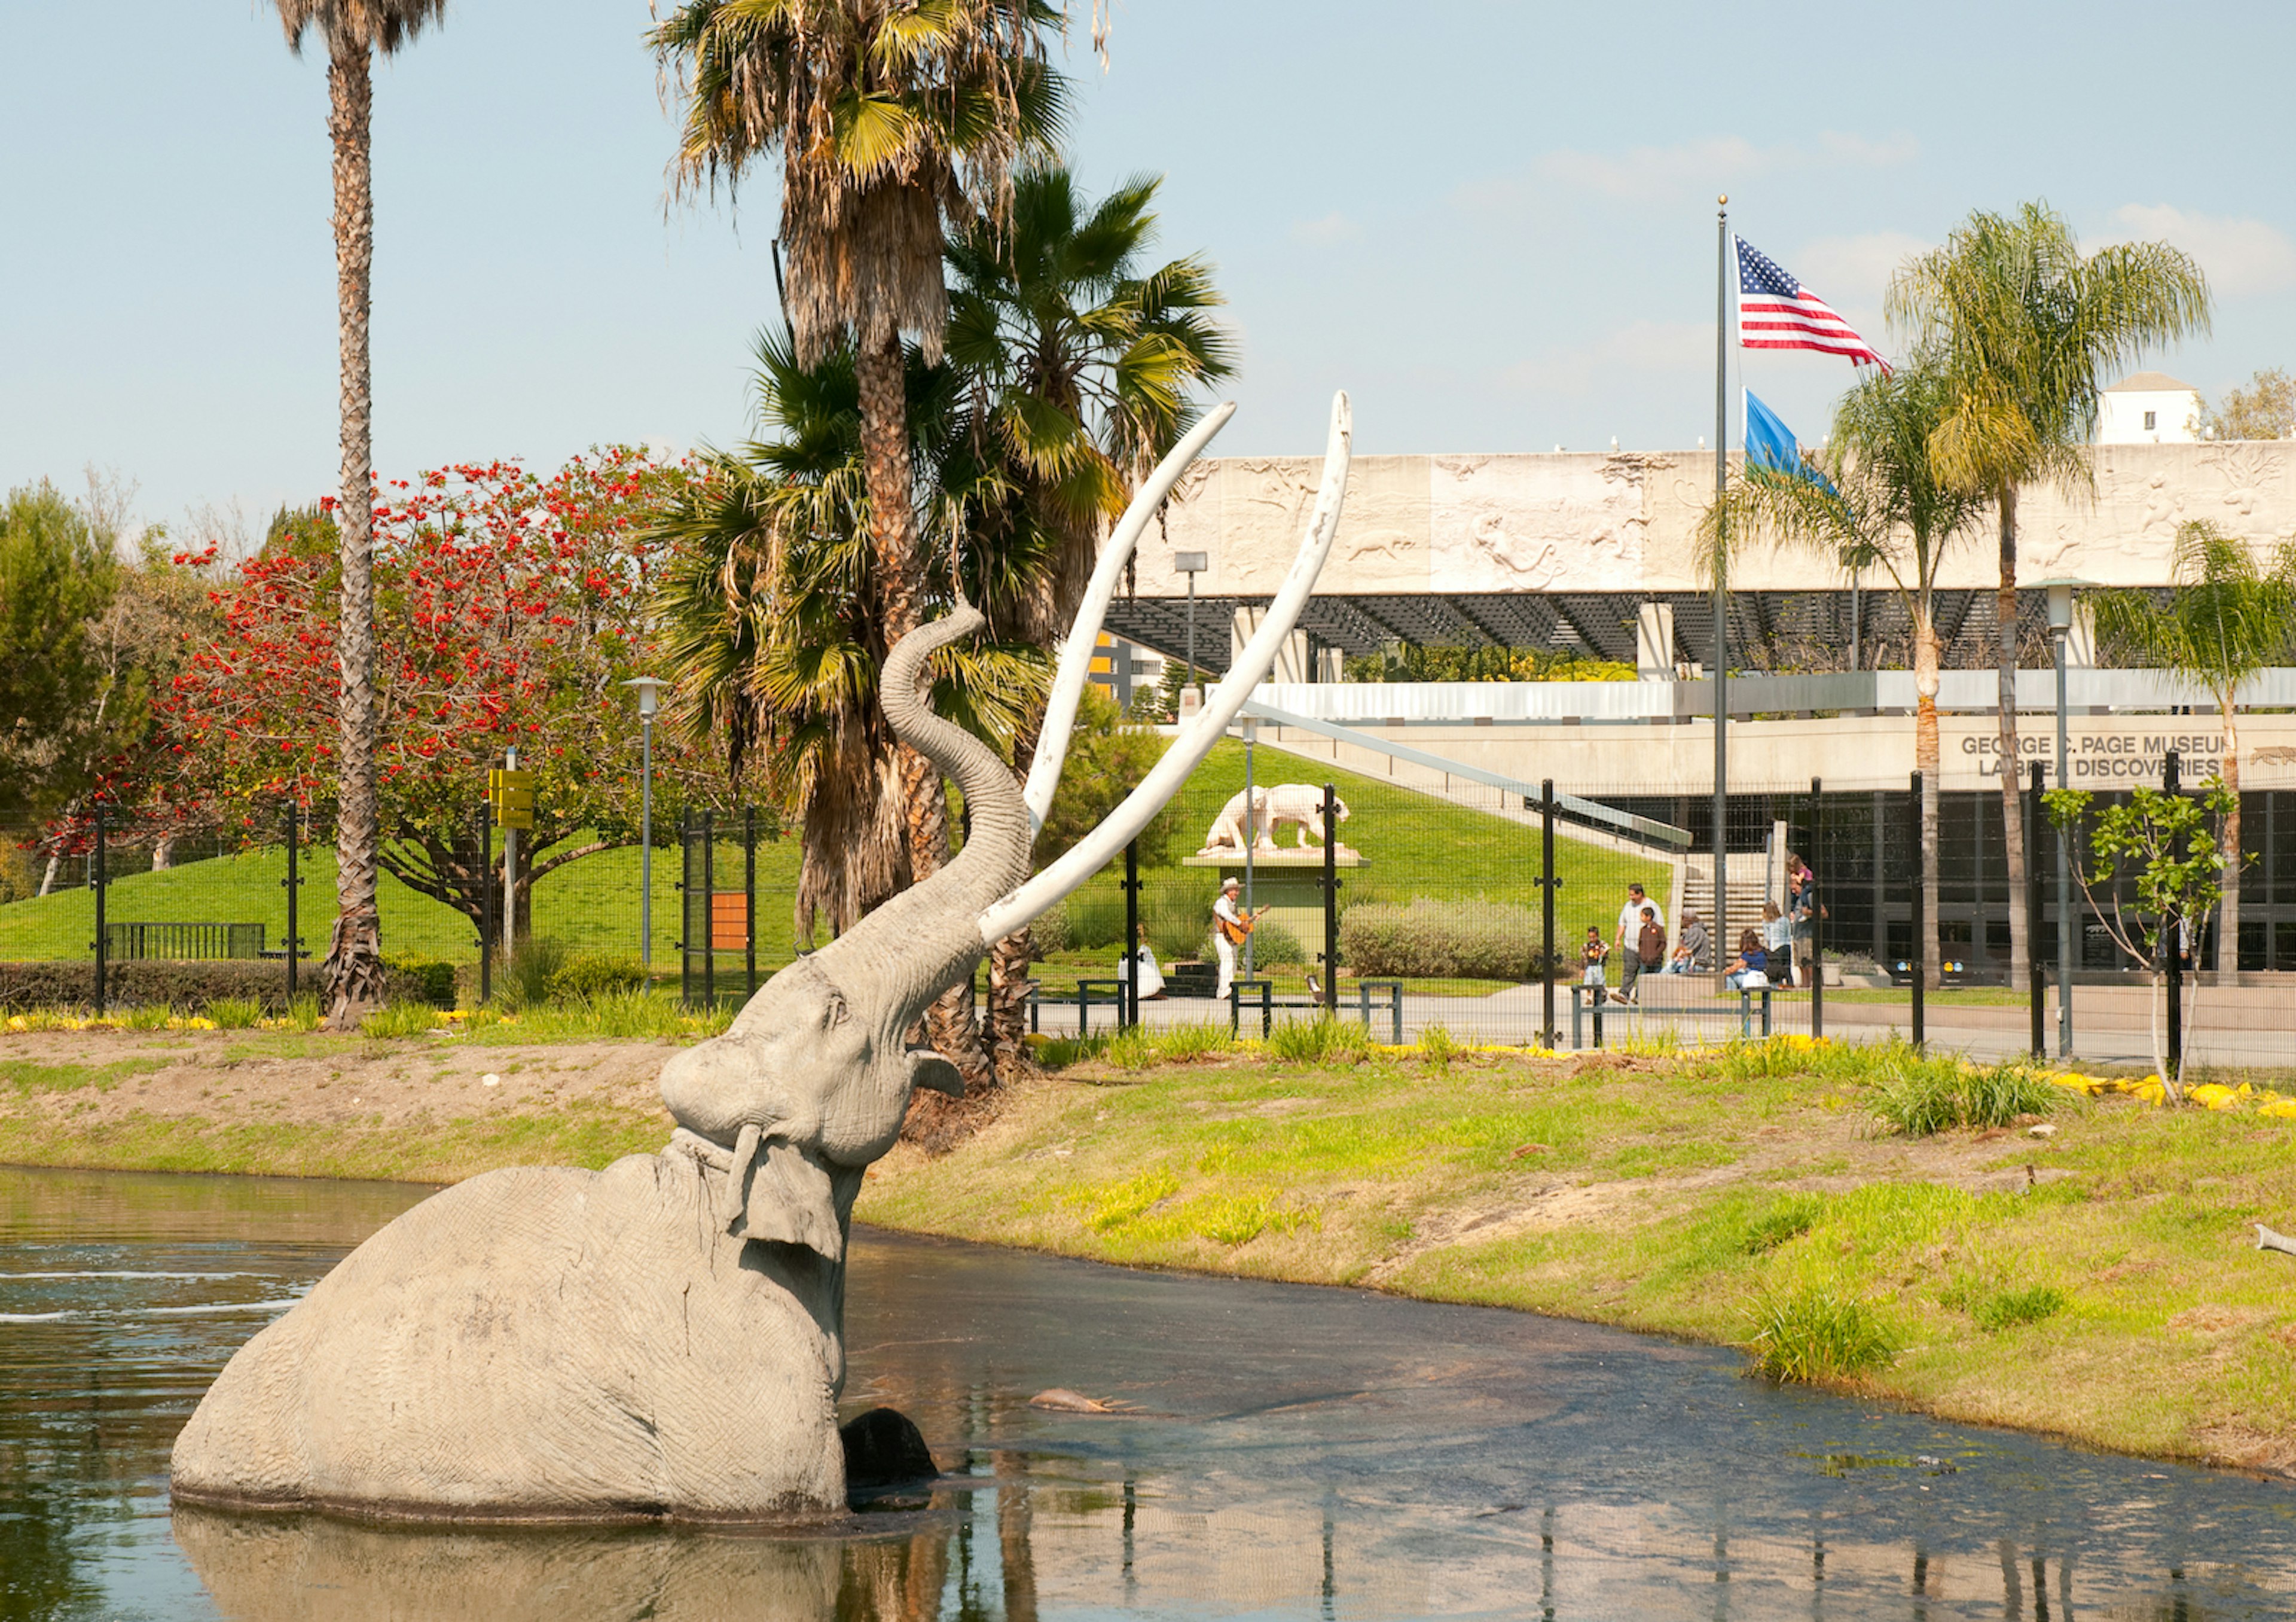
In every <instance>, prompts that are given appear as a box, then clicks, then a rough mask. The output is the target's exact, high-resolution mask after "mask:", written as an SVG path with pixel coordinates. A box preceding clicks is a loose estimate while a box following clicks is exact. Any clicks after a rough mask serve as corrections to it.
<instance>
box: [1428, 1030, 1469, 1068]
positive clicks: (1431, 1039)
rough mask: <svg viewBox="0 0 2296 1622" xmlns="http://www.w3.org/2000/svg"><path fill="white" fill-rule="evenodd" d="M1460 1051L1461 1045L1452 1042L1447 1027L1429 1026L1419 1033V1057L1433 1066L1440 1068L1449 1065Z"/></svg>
mask: <svg viewBox="0 0 2296 1622" xmlns="http://www.w3.org/2000/svg"><path fill="white" fill-rule="evenodd" d="M1458 1050H1459V1044H1458V1043H1457V1042H1453V1041H1452V1040H1451V1033H1450V1030H1449V1028H1448V1027H1447V1026H1444V1025H1429V1026H1428V1027H1427V1028H1426V1029H1425V1030H1423V1031H1422V1032H1420V1033H1419V1057H1420V1058H1423V1059H1425V1060H1426V1061H1427V1062H1428V1063H1429V1064H1431V1065H1433V1066H1437V1067H1441V1066H1445V1065H1447V1064H1449V1063H1450V1062H1451V1058H1452V1056H1453V1055H1454V1054H1456V1053H1457V1052H1458Z"/></svg>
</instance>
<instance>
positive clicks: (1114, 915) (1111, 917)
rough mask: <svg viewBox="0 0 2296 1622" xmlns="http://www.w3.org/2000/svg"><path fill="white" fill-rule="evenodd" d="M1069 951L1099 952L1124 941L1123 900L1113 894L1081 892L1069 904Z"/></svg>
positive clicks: (1121, 897) (1095, 891) (1116, 892)
mask: <svg viewBox="0 0 2296 1622" xmlns="http://www.w3.org/2000/svg"><path fill="white" fill-rule="evenodd" d="M1067 910H1068V935H1069V949H1070V951H1101V950H1102V949H1103V948H1105V947H1111V946H1117V945H1119V944H1120V943H1122V942H1123V939H1124V896H1123V894H1122V893H1121V892H1118V891H1112V890H1079V891H1078V892H1077V893H1075V894H1074V895H1071V896H1070V897H1069V900H1068V908H1067Z"/></svg>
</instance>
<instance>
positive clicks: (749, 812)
mask: <svg viewBox="0 0 2296 1622" xmlns="http://www.w3.org/2000/svg"><path fill="white" fill-rule="evenodd" d="M742 976H743V980H744V984H746V986H747V988H748V989H747V990H746V991H744V992H742V995H743V996H744V997H754V996H756V995H757V994H758V808H757V807H756V806H754V805H751V806H747V807H744V808H743V810H742Z"/></svg>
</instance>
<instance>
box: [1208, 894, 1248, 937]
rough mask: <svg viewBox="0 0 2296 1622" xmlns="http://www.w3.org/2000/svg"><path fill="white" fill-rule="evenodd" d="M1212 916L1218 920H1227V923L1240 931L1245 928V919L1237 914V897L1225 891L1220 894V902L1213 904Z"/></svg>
mask: <svg viewBox="0 0 2296 1622" xmlns="http://www.w3.org/2000/svg"><path fill="white" fill-rule="evenodd" d="M1212 916H1213V917H1214V918H1222V919H1225V920H1226V922H1228V923H1231V924H1234V926H1236V927H1237V928H1239V929H1241V928H1242V927H1243V919H1242V918H1240V917H1238V916H1237V914H1236V910H1235V897H1234V896H1233V895H1230V894H1229V893H1227V892H1226V891H1225V890H1223V891H1221V892H1220V898H1219V900H1218V901H1216V902H1213V903H1212Z"/></svg>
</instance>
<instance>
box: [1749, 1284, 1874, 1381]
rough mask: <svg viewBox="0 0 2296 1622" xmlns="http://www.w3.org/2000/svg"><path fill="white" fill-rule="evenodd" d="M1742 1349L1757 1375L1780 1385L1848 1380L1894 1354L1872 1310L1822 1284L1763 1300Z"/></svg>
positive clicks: (1862, 1303)
mask: <svg viewBox="0 0 2296 1622" xmlns="http://www.w3.org/2000/svg"><path fill="white" fill-rule="evenodd" d="M1746 1349H1747V1351H1749V1352H1750V1353H1751V1354H1753V1358H1754V1369H1755V1371H1756V1372H1757V1373H1759V1374H1763V1375H1766V1376H1767V1377H1768V1378H1769V1379H1775V1380H1782V1381H1811V1380H1823V1379H1847V1378H1849V1377H1851V1376H1854V1375H1857V1374H1862V1373H1864V1372H1865V1371H1866V1370H1868V1369H1874V1368H1878V1367H1880V1366H1881V1365H1882V1364H1883V1363H1888V1362H1889V1361H1890V1359H1891V1358H1892V1357H1894V1356H1896V1355H1897V1347H1896V1345H1895V1344H1894V1342H1893V1341H1892V1339H1891V1338H1890V1332H1889V1330H1887V1329H1885V1328H1884V1327H1883V1326H1882V1321H1881V1320H1879V1319H1878V1318H1876V1317H1875V1316H1874V1311H1873V1309H1872V1308H1871V1307H1869V1306H1867V1305H1866V1303H1864V1302H1863V1301H1860V1300H1858V1299H1857V1297H1853V1296H1843V1295H1838V1294H1836V1293H1835V1292H1834V1291H1833V1290H1831V1289H1825V1287H1824V1286H1822V1285H1808V1286H1805V1287H1804V1288H1802V1289H1798V1290H1795V1291H1794V1292H1793V1293H1792V1294H1791V1295H1775V1294H1774V1295H1768V1296H1765V1297H1762V1299H1761V1300H1760V1301H1759V1302H1758V1303H1756V1304H1755V1307H1754V1333H1753V1335H1752V1337H1751V1338H1750V1339H1749V1340H1748V1341H1747V1342H1746Z"/></svg>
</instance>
